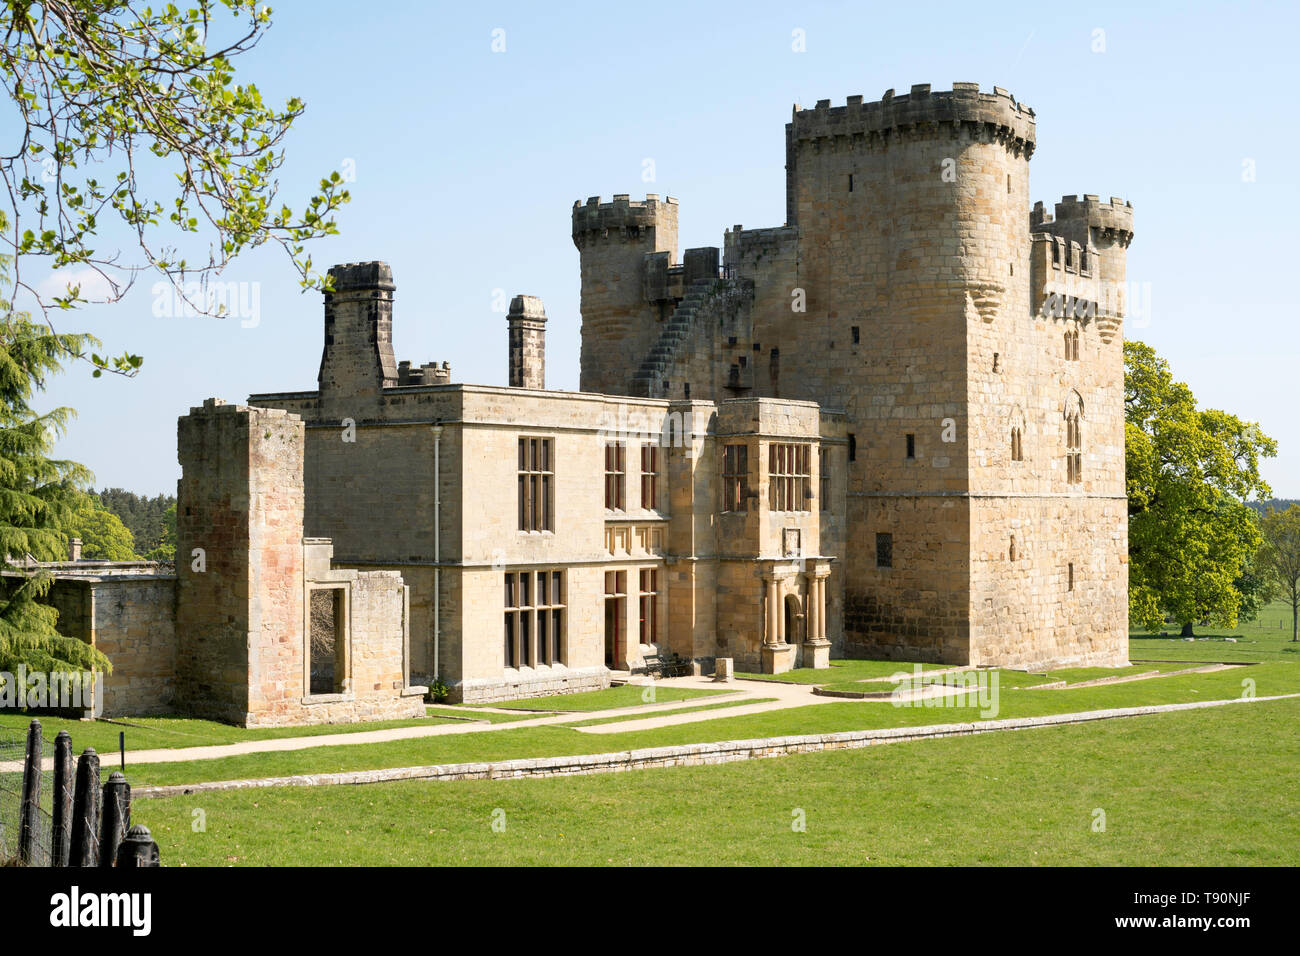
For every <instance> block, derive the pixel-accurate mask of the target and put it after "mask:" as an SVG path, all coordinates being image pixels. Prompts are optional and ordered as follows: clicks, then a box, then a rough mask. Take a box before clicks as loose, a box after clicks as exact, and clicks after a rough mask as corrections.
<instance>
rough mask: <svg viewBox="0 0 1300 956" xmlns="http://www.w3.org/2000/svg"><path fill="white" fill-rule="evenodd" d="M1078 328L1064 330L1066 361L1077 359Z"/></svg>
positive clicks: (1075, 360)
mask: <svg viewBox="0 0 1300 956" xmlns="http://www.w3.org/2000/svg"><path fill="white" fill-rule="evenodd" d="M1079 354H1080V353H1079V330H1078V329H1066V330H1065V360H1066V361H1067V362H1077V361H1079Z"/></svg>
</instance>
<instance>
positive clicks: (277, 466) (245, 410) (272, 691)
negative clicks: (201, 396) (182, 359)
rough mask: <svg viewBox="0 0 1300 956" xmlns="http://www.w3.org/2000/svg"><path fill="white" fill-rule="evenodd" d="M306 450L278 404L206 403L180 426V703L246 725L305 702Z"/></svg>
mask: <svg viewBox="0 0 1300 956" xmlns="http://www.w3.org/2000/svg"><path fill="white" fill-rule="evenodd" d="M302 449H303V424H302V421H301V419H298V418H296V417H294V416H290V415H289V414H288V413H286V412H284V411H282V410H278V409H259V408H249V407H246V406H239V405H227V404H225V403H224V402H222V401H221V400H220V399H208V400H207V401H205V402H204V404H203V406H202V407H201V408H194V409H191V410H190V414H188V415H185V416H183V417H182V418H181V419H180V422H179V427H178V435H177V456H178V458H179V460H180V464H181V470H182V476H181V480H180V482H179V484H178V486H177V499H178V500H177V508H176V514H177V529H176V530H177V535H176V541H177V543H176V551H177V555H178V556H180V557H181V560H179V561H178V562H177V622H176V624H177V626H176V631H177V640H178V648H177V673H176V691H177V694H176V696H177V701H178V703H179V704H180V706H182V707H183V708H184V709H185V710H186V711H187V712H189V713H192V714H194V715H196V716H203V717H210V718H213V719H217V720H226V721H232V722H235V723H241V724H243V723H247V722H248V719H249V717H250V715H251V714H253V713H254V712H266V711H271V712H275V711H282V710H284V709H285V708H288V707H291V706H295V705H296V704H297V703H298V701H300V700H301V698H302V696H303V686H302V684H303V677H302V674H303V647H302V622H303V590H302V581H303V551H302V536H303V528H302V514H303V481H302V464H303V457H302V456H303V451H302ZM196 548H198V549H201V551H200V553H201V555H202V562H201V563H199V564H196V562H195V561H194V560H193V559H191V558H190V557H189V556H191V555H193V552H194V549H196Z"/></svg>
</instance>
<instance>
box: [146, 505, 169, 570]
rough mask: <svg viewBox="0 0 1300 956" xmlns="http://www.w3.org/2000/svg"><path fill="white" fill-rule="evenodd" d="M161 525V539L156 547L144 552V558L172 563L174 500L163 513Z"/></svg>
mask: <svg viewBox="0 0 1300 956" xmlns="http://www.w3.org/2000/svg"><path fill="white" fill-rule="evenodd" d="M162 524H163V531H162V538H161V539H160V540H159V541H158V546H157V547H155V548H150V549H149V550H148V551H147V552H145V557H146V558H147V559H148V560H150V561H167V562H172V561H175V560H176V501H175V500H174V499H173V500H172V503H171V504H170V505H168V506H167V510H166V511H164V512H163V519H162Z"/></svg>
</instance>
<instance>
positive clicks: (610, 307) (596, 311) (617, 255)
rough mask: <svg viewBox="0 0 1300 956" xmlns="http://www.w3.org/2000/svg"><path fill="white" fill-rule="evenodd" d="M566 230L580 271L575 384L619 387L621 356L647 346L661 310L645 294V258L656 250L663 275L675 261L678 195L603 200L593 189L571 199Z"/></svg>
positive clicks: (624, 368) (634, 355)
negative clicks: (578, 354)
mask: <svg viewBox="0 0 1300 956" xmlns="http://www.w3.org/2000/svg"><path fill="white" fill-rule="evenodd" d="M572 235H573V244H574V245H575V246H576V247H577V248H578V253H579V256H580V260H581V272H582V363H581V379H580V382H581V388H582V390H583V391H586V392H604V393H608V394H621V393H625V392H626V389H627V384H628V382H627V380H628V377H629V372H628V362H629V361H631V362H633V363H635V362H636V361H639V359H640V357H641V356H644V355H645V353H646V352H647V351H648V350H649V348H650V346H651V345H652V344H653V340H654V336H655V334H656V321H657V320H658V319H659V318H661V317H662V316H661V315H660V307H659V306H656V305H654V304H652V303H651V302H648V301H647V298H646V277H647V259H648V258H650V257H653V256H654V254H655V253H660V254H661V255H660V256H658V257H657V259H658V260H663V261H661V262H659V265H660V266H661V269H660V271H663V272H665V275H666V269H667V268H668V267H669V266H671V264H672V263H673V262H674V261H676V258H677V200H675V199H673V198H672V197H668V198H666V199H663V200H661V199H660V198H659V196H658V195H657V194H655V193H649V194H647V195H646V198H645V201H644V202H633V201H632V200H631V199H630V197H629V196H628V195H627V194H626V193H619V194H616V195H615V196H614V198H613V201H612V202H607V203H602V202H601V201H600V197H599V196H592V197H591V198H590V199H588V200H587V201H586V203H582V202H575V203H574V204H573V231H572ZM669 309H670V311H671V306H669ZM633 367H635V365H633Z"/></svg>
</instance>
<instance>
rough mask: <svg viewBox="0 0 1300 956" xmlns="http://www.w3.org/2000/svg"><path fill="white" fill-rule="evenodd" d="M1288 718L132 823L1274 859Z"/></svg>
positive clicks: (476, 856)
mask: <svg viewBox="0 0 1300 956" xmlns="http://www.w3.org/2000/svg"><path fill="white" fill-rule="evenodd" d="M1139 683H1140V684H1143V685H1149V684H1152V683H1153V682H1152V681H1142V682H1139ZM1154 683H1160V682H1158V681H1157V682H1154ZM1070 693H1072V692H1070V691H1062V692H1061V694H1063V695H1068V694H1070ZM1018 696H1019V695H1018ZM1025 696H1031V697H1034V698H1035V699H1037V698H1039V697H1043V696H1052V697H1056V696H1058V695H1056V694H1053V695H1025ZM826 706H827V707H832V706H836V705H826ZM818 709H821V708H818ZM1297 723H1300V701H1279V702H1271V703H1260V704H1252V705H1248V706H1241V707H1226V708H1222V709H1219V710H1214V711H1193V712H1189V713H1176V714H1161V715H1156V716H1151V717H1137V718H1129V719H1125V720H1116V721H1108V722H1105V723H1100V724H1087V725H1077V726H1068V727H1058V728H1049V729H1041V730H1032V731H1023V732H1016V733H1000V734H988V735H982V736H978V737H952V738H944V739H938V740H930V741H920V742H916V743H909V744H897V745H892V746H887V747H868V748H864V749H861V750H852V751H840V752H831V753H821V754H808V755H803V756H791V757H782V758H778V759H772V760H757V761H749V762H745V763H737V764H724V765H720V766H712V767H680V768H671V769H664V770H642V771H636V772H632V773H615V774H598V775H592V776H581V777H557V778H549V779H537V780H510V781H472V782H457V783H421V782H403V783H390V784H374V785H369V786H364V787H295V788H281V789H273V790H258V791H247V790H245V791H229V792H223V793H205V794H202V795H201V796H195V797H174V798H170V799H165V800H142V801H138V802H137V803H136V805H135V806H133V807H132V819H133V821H138V822H141V823H144V824H146V825H148V826H149V827H150V829H151V830H152V831H153V834H154V837H155V838H156V839H157V840H158V843H159V846H160V848H161V852H162V861H163V864H164V865H167V866H229V865H263V866H272V865H283V864H285V863H292V864H294V865H301V866H327V865H345V864H346V865H357V864H361V865H376V866H378V865H405V866H445V865H492V866H496V865H515V866H519V865H524V866H527V865H543V864H544V865H565V864H567V865H597V866H624V865H666V866H680V865H705V866H717V865H733V866H734V865H744V866H815V865H849V866H855V865H862V864H868V865H895V866H910V865H941V866H943V865H959V864H964V865H985V866H987V865H1050V866H1066V865H1084V866H1119V865H1128V866H1149V865H1173V866H1218V865H1232V866H1259V865H1268V866H1294V865H1296V864H1297V863H1300V814H1298V813H1297V812H1296V810H1295V794H1294V774H1293V770H1294V768H1295V767H1296V766H1297V765H1298V764H1300V737H1298V736H1297V735H1296V733H1295V730H1294V729H1295V727H1296V726H1297ZM539 729H540V728H539ZM478 736H488V737H491V736H496V734H485V735H478ZM666 795H671V799H665V796H666ZM198 808H201V809H203V811H204V813H205V816H206V832H203V833H195V832H193V830H192V821H193V819H194V817H193V811H194V810H195V809H198ZM1098 810H1101V811H1104V813H1105V830H1104V831H1103V832H1095V831H1094V829H1093V824H1094V820H1096V819H1097V811H1098ZM801 815H802V817H803V818H804V819H805V820H806V830H805V831H804V832H799V831H798V830H796V828H795V827H794V826H792V823H793V822H795V821H797V820H798V819H799V817H800V816H801ZM494 821H496V822H498V823H504V830H502V828H501V826H500V825H498V826H497V827H496V828H495V829H494V827H493V823H494Z"/></svg>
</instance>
